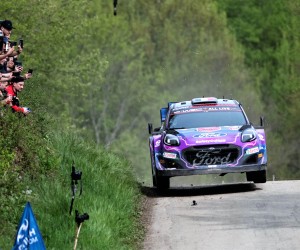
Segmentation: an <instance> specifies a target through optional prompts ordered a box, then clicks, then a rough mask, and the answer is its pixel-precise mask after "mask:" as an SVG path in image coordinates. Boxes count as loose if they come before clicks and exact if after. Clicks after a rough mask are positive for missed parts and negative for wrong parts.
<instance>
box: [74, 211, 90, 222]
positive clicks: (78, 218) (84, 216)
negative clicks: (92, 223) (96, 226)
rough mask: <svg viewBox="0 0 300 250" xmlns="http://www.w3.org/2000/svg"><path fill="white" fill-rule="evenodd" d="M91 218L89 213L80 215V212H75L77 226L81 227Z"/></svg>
mask: <svg viewBox="0 0 300 250" xmlns="http://www.w3.org/2000/svg"><path fill="white" fill-rule="evenodd" d="M89 218H90V216H89V215H88V214H87V213H84V214H82V215H80V214H79V212H78V210H75V222H76V223H77V225H80V224H81V223H82V222H84V221H85V220H88V219H89Z"/></svg>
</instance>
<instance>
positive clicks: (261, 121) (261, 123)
mask: <svg viewBox="0 0 300 250" xmlns="http://www.w3.org/2000/svg"><path fill="white" fill-rule="evenodd" d="M260 126H261V127H264V126H265V118H264V117H263V116H261V117H260Z"/></svg>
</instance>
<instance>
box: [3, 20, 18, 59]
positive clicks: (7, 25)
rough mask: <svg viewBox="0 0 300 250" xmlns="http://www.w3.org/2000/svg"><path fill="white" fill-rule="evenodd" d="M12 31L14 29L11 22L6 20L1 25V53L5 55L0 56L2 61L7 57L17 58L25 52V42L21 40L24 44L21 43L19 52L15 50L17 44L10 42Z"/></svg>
mask: <svg viewBox="0 0 300 250" xmlns="http://www.w3.org/2000/svg"><path fill="white" fill-rule="evenodd" d="M12 29H14V27H13V24H12V22H11V21H10V20H4V21H2V22H1V23H0V38H1V42H2V49H1V51H2V52H4V54H2V55H0V60H1V59H2V58H5V57H7V56H17V55H19V54H21V53H22V51H23V40H21V41H22V42H21V41H20V42H19V45H18V50H15V49H14V46H17V43H16V42H10V41H9V40H10V35H11V32H12Z"/></svg>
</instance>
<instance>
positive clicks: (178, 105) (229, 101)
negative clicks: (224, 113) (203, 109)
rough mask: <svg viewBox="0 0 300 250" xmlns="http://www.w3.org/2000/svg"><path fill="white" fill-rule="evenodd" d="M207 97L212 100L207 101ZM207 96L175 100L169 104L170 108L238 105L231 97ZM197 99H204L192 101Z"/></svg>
mask: <svg viewBox="0 0 300 250" xmlns="http://www.w3.org/2000/svg"><path fill="white" fill-rule="evenodd" d="M209 98H212V99H213V100H212V101H207V100H208V99H209ZM209 98H194V99H193V100H190V101H182V102H176V103H172V104H170V109H171V110H173V111H175V110H179V109H188V108H192V107H197V106H211V105H213V106H238V105H239V104H240V103H239V102H238V101H236V100H233V99H217V98H214V97H209ZM196 99H197V100H199V99H202V100H203V99H205V100H204V101H202V100H200V101H199V102H197V103H195V102H193V101H194V100H196Z"/></svg>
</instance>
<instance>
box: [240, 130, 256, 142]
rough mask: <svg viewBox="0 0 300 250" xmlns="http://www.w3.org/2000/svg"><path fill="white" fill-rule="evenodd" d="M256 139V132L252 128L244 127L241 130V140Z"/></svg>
mask: <svg viewBox="0 0 300 250" xmlns="http://www.w3.org/2000/svg"><path fill="white" fill-rule="evenodd" d="M255 139H256V132H255V130H254V129H252V128H250V129H246V130H244V131H243V132H242V142H249V141H254V140H255Z"/></svg>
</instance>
